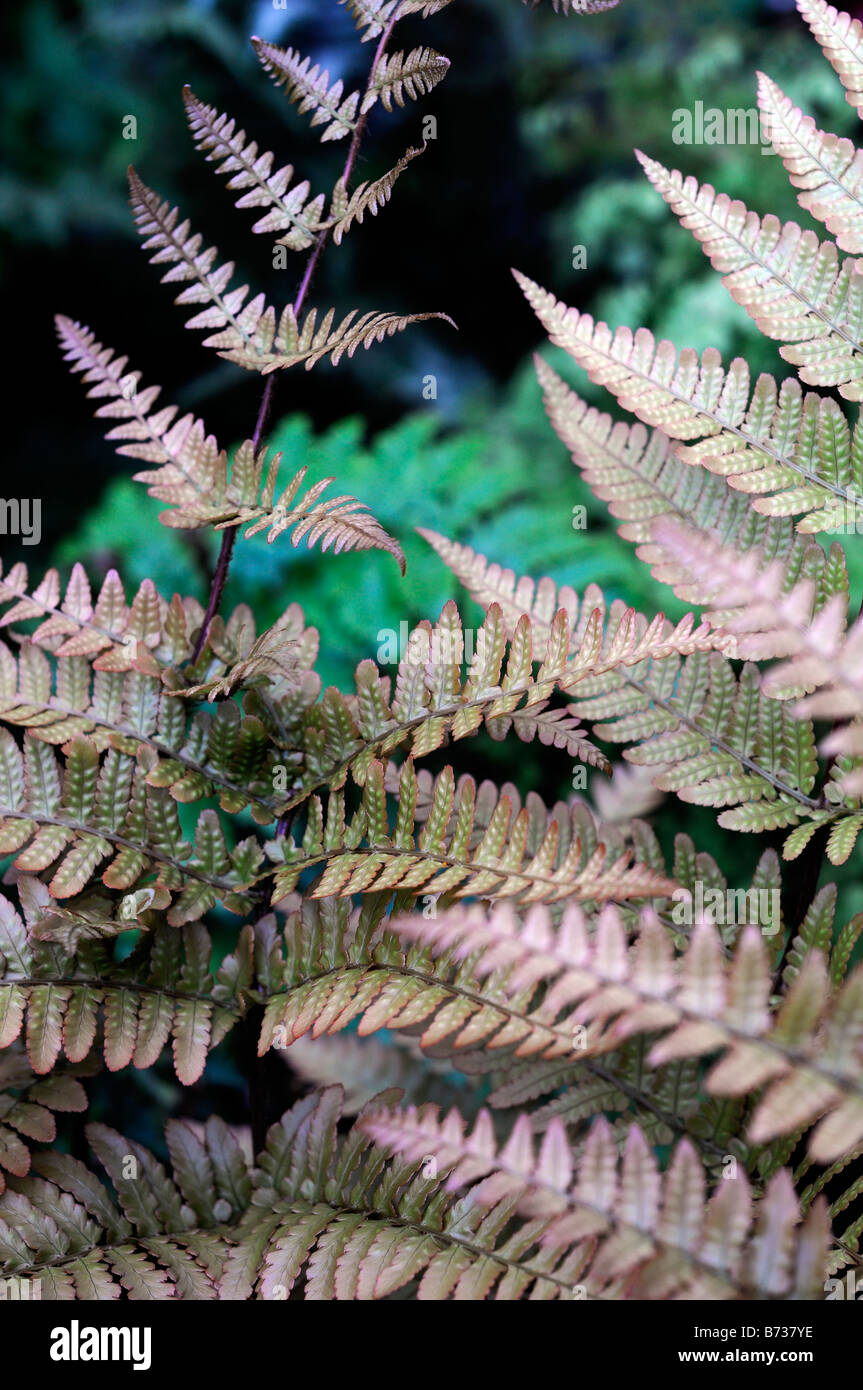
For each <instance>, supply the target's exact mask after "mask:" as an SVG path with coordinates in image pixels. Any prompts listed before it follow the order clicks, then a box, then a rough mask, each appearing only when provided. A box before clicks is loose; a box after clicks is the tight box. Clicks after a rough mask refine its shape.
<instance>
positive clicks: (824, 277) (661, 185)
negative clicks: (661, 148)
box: [636, 151, 863, 401]
mask: <svg viewBox="0 0 863 1390" xmlns="http://www.w3.org/2000/svg"><path fill="white" fill-rule="evenodd" d="M636 154H637V156H638V159H639V161H640V163H641V165H642V166H643V168H644V170H645V172H646V174H647V177H648V178H649V179H650V182H651V183H652V184H653V186H654V188H655V189H656V190H657V192H658V193H660V194H661V195H662V197H663V198H664V199H665V201H666V202H667V203H668V205H669V207H671V209H672V211H673V212H675V213H676V214H677V216H678V217H679V218H680V220H681V223H682V225H683V226H684V227H686V228H688V230H689V231H691V232H692V234H693V236H695V238H696V239H697V240H698V241H700V242H701V246H702V249H703V251H704V253H705V255H706V256H707V257H708V259H709V260H710V263H711V265H712V266H713V267H714V269H715V270H718V271H721V272H722V274H723V279H722V283H723V285H725V287H726V289H728V290H729V291H730V293H731V295H732V297H733V298H734V299H735V300H736V302H737V303H738V304H739V305H741V307H742V308H743V309H745V310H746V312H747V314H749V316H750V318H751V319H753V320H754V322H755V323H756V324H757V325H758V328H759V329H760V331H761V332H762V333H764V334H765V336H766V337H769V338H777V339H778V340H779V341H780V342H781V343H783V344H784V346H782V347H780V349H779V351H780V354H781V355H782V357H784V359H785V360H786V362H792V363H794V365H795V366H796V367H797V369H798V376H799V377H800V379H801V380H802V381H805V382H807V383H808V384H809V385H810V386H836V387H837V388H838V390H839V394H840V395H841V396H844V397H845V399H846V400H851V401H859V400H861V399H863V352H861V328H863V275H861V273H860V272H859V271H858V270H857V267H856V262H855V261H854V260H852V259H850V258H849V259H847V260H844V261H841V260H840V259H839V256H838V253H837V250H836V245H835V243H834V242H832V241H822V242H819V240H818V238H817V237H816V235H815V233H814V232H808V231H807V232H804V231H801V229H800V227H799V226H798V224H797V223H796V222H785V223H782V222H780V221H779V219H778V218H777V217H774V216H773V215H772V213H771V214H768V216H767V217H764V218H759V217H758V215H757V214H756V213H754V212H750V211H749V209H748V208H746V207H745V206H744V204H743V203H741V202H740V201H739V200H735V201H732V200H731V199H730V198H728V197H727V196H726V195H725V194H724V193H720V194H717V193H715V192H714V190H713V188H712V187H711V186H710V184H703V185H702V186H701V187H699V185H698V183H697V181H696V180H695V179H694V178H692V177H689V178H684V176H683V175H682V174H680V173H679V172H678V171H677V170H676V169H675V170H674V171H673V172H669V171H668V170H667V169H664V168H663V166H662V165H661V164H658V163H657V161H656V160H654V159H648V158H647V156H646V155H643V154H641V153H640V152H638V151H636Z"/></svg>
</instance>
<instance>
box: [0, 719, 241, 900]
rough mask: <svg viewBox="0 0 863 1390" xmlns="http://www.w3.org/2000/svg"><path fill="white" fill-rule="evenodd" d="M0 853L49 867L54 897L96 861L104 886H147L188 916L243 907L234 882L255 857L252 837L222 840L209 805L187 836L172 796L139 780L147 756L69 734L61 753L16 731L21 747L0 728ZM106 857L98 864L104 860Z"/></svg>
mask: <svg viewBox="0 0 863 1390" xmlns="http://www.w3.org/2000/svg"><path fill="white" fill-rule="evenodd" d="M0 786H2V792H0V853H4V854H15V855H16V858H15V861H14V862H15V867H16V868H18V869H20V870H22V871H24V872H27V873H43V872H44V871H45V870H47V869H51V870H52V878H51V881H50V884H49V888H50V891H51V893H52V894H53V895H54V897H56V898H69V897H74V896H75V895H76V894H77V893H80V892H82V891H83V889H84V888H86V886H87V885H88V883H89V882H90V881H91V879H92V878H93V877H94V876H95V875H96V873H97V870H98V872H99V875H100V876H101V879H102V882H103V883H104V884H105V885H106V886H107V887H110V888H120V889H123V890H129V889H132V888H134V887H136V886H150V885H148V882H147V880H148V879H149V876H150V874H152V873H155V874H156V878H155V880H154V883H153V885H152V886H153V891H154V896H155V901H156V905H157V906H160V907H165V906H167V904H168V903H169V902H170V901H171V897H172V895H173V894H174V893H176V894H177V895H178V896H177V900H176V902H175V903H174V904H173V906H172V907H171V909H170V912H169V920H170V921H172V922H173V923H174V924H176V925H181V924H182V923H183V922H188V921H193V920H194V919H195V918H197V917H200V916H202V915H203V913H204V912H206V911H207V910H208V909H209V908H210V907H213V906H215V904H216V903H217V902H220V901H223V902H224V904H225V906H226V907H229V908H231V907H233V909H234V910H235V911H244V910H246V909H247V908H248V906H249V899H248V898H247V897H246V896H244V893H243V890H244V889H245V888H246V887H247V886H248V885H249V884H250V882H251V881H252V880H253V877H254V872H255V869H256V868H257V865H258V863H259V862H260V859H261V857H262V852H261V849H260V846H259V845H258V844H257V842H256V841H254V840H252V839H249V840H243V841H241V842H240V843H239V844H237V845H236V846H235V848H234V849H232V850H229V849H228V846H227V844H226V841H225V837H224V831H223V829H222V825H221V822H220V820H219V816H218V813H217V812H216V811H214V810H204V811H201V812H200V813H199V815H198V817H197V822H196V827H195V837H194V844H191V843H190V842H189V841H187V840H186V839H185V837H184V835H183V832H182V829H181V827H180V820H179V816H178V812H177V803H176V800H175V799H174V798H173V797H171V796H170V795H169V793H168V792H167V791H165V790H164V789H163V788H161V787H159V786H153V785H151V784H148V782H147V769H146V764H143V765H142V763H141V762H137V761H136V759H135V757H134V756H133V755H132V754H130V753H128V752H121V751H119V750H118V749H117V748H109V749H108V750H107V752H106V753H105V754H104V755H103V756H102V757H101V759H100V754H99V750H98V748H97V747H96V745H95V744H94V743H93V741H92V740H90V739H88V738H85V737H83V736H80V735H78V736H76V737H75V738H73V739H71V740H70V741H69V742H68V743H67V745H66V754H65V757H64V758H63V759H62V760H61V759H60V758H58V756H57V754H56V753H55V752H54V749H53V748H52V747H51V746H50V745H49V744H48V743H46V742H44V741H43V740H41V739H37V738H32V737H31V736H30V735H29V734H27V735H25V737H24V747H23V752H22V751H21V750H20V749H19V748H18V745H17V744H16V743H15V740H14V739H13V738H12V735H11V734H10V733H9V732H8V730H6V729H2V730H0ZM106 860H108V861H110V862H109V863H108V864H107V865H106V864H105V861H106Z"/></svg>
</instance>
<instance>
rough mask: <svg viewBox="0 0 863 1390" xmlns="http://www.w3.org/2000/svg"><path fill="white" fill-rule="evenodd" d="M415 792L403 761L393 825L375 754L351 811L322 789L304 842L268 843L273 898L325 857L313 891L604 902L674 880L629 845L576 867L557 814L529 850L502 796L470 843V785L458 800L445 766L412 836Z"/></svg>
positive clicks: (665, 889)
mask: <svg viewBox="0 0 863 1390" xmlns="http://www.w3.org/2000/svg"><path fill="white" fill-rule="evenodd" d="M417 794H418V787H417V778H416V773H415V771H414V767H413V763H412V762H410V761H409V762H407V763H405V765H404V767H403V769H402V771H401V775H400V782H399V790H398V804H397V807H396V808H395V825H394V827H393V828H392V830H391V828H390V824H389V819H390V817H389V808H388V804H387V792H386V787H385V783H384V771H383V766H382V765H381V763H379V762H377V761H373V762H371V763H370V764H369V765H368V768H367V770H366V775H365V781H364V785H363V795H362V803H361V806H360V808H359V810H358V811H357V812H356V813H355V815H354V816H353V817H351V818H350V819H347V818H346V814H345V798H344V793H343V792H341V791H338V792H337V791H333V792H332V793H331V794H330V797H329V801H328V805H327V813H326V817H324V812H323V807H322V805H321V802H320V800H319V798H318V797H313V798H312V799H311V803H310V806H309V812H308V820H307V825H306V830H305V834H304V836H303V840H302V844H300V845H297V844H295V843H294V842H293V841H291V840H279V841H277V842H276V843H275V844H274V845H272V846H271V848H270V850H269V853H270V854H271V856H272V858H273V861H274V863H275V864H276V876H275V885H274V888H273V898H272V901H273V902H274V903H276V902H279V901H280V899H281V898H283V897H284V896H285V895H286V894H287V893H290V892H292V891H293V890H294V888H295V887H296V885H297V883H298V881H299V879H300V876H301V875H302V874H303V873H304V872H305V871H306V870H307V869H308V868H310V867H312V866H315V865H323V866H324V873H323V875H322V877H321V878H320V879H318V880H317V881H316V882H315V884H314V887H313V889H312V891H311V896H312V897H314V898H325V897H329V896H333V895H335V896H340V897H347V896H350V895H352V894H354V893H359V892H363V893H370V892H374V893H380V892H383V891H384V890H385V891H386V893H387V895H388V896H389V895H390V894H391V893H393V892H394V891H396V890H397V891H398V892H399V894H404V893H405V892H407V893H408V894H409V896H410V897H411V898H416V897H418V896H419V895H420V893H422V894H423V895H431V896H437V895H439V894H441V893H448V894H451V895H452V896H453V897H456V898H460V897H464V896H466V895H470V896H472V897H484V898H485V897H488V898H492V897H497V896H506V897H512V898H517V899H518V901H520V902H522V903H525V902H533V901H543V902H552V901H558V900H562V899H566V898H570V897H577V898H579V899H581V900H582V901H603V900H604V899H607V898H614V899H625V898H630V897H647V896H657V895H665V894H667V893H669V892H670V891H671V890H672V888H673V886H674V885H673V884H672V883H671V882H670V880H669V879H667V878H666V877H664V876H663V875H661V874H657V873H655V872H654V871H653V870H649V869H647V868H645V867H644V866H642V865H637V864H636V865H632V866H631V865H630V858H631V856H630V855H629V854H628V853H627V854H625V855H622V856H621V857H620V858H619V859H618V860H617V861H616V862H615V863H614V864H612V865H610V866H608V867H606V865H605V863H604V861H605V858H606V854H605V850H604V848H602V849H599V850H597V852H596V854H595V855H594V856H592V857H591V860H590V861H589V862H588V863H587V864H586V865H585V866H584V867H583V868H581V867H580V864H581V845H580V843H578V842H576V843H574V844H572V845H571V846H569V848H568V849H567V850H566V851H565V852H564V853H561V836H560V827H559V825H558V824H557V822H556V821H553V822H552V823H551V824H550V825H549V826H548V828H547V831H546V834H545V836H544V838H543V840H542V843H541V844H540V845H539V846H538V847H537V848H536V849H535V850H533V851H531V850H529V848H528V830H529V821H528V817H527V815H526V814H525V813H524V811H522V812H521V813H520V815H519V816H518V817H517V819H516V821H515V822H514V823H512V816H511V809H512V808H511V803H510V801H509V798H508V797H506V796H502V797H501V798H500V801H499V803H498V807H497V813H496V814H495V815H494V816H493V817H492V820H491V821H490V823H489V825H488V827H487V828H486V830H485V832H484V834H483V835H482V837H481V839H480V841H479V843H478V844H476V845H475V846H472V843H471V841H472V832H473V828H474V809H475V784H474V783H473V780H472V779H465V781H463V782H462V784H461V787H460V788H459V794H458V800H456V788H455V779H454V777H453V773H452V769H451V768H449V767H446V768H444V769H443V771H442V772H441V773H439V774H438V777H437V780H436V783H435V789H434V797H433V802H432V807H431V810H430V812H429V813H428V814H427V815H426V816H425V817H424V824H423V826H422V829H421V831H420V832H419V834H418V835H416V837H415V835H414V829H415V824H416V804H417ZM450 827H451V828H450ZM363 841H365V843H363ZM526 856H528V857H527V861H526V862H525V859H526ZM280 861H281V862H280Z"/></svg>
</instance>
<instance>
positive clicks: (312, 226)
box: [183, 87, 325, 251]
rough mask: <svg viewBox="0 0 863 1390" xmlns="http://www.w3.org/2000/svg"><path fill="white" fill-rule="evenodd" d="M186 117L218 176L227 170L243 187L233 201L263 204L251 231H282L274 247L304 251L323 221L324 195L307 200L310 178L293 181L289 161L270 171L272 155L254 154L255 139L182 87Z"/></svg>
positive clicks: (236, 186)
mask: <svg viewBox="0 0 863 1390" xmlns="http://www.w3.org/2000/svg"><path fill="white" fill-rule="evenodd" d="M183 101H184V102H185V105H186V116H187V119H188V122H189V128H190V130H191V132H192V138H193V139H194V141H195V148H196V149H198V150H200V151H201V153H202V154H205V155H206V157H207V159H208V160H209V161H210V162H216V163H218V168H217V169H216V173H217V174H230V175H231V177H230V178H229V179H228V188H230V189H232V190H236V189H245V190H246V192H244V193H243V195H242V197H241V198H238V199H237V200H236V206H237V207H238V208H266V209H268V211H267V212H266V213H265V214H264V215H263V216H262V217H259V218H258V221H257V222H256V223H255V225H254V226H253V227H252V231H253V232H260V233H263V232H267V233H272V232H284V233H285V235H284V236H281V237H278V238H277V240H276V245H278V246H287V247H288V248H289V249H290V250H292V251H304V250H305V249H306V248H307V247H309V246H311V245H312V244H313V242H314V240H315V237H316V236H317V235H318V233H319V232H320V231H321V228H322V226H323V225H324V224H323V223H322V221H321V214H322V212H323V210H324V201H325V199H324V195H323V193H321V194H319V195H318V196H317V197H316V198H310V196H309V193H310V185H309V182H308V180H305V181H304V182H303V183H297V184H294V185H293V187H292V186H291V185H292V183H293V177H294V169H293V165H291V164H286V165H285V167H284V168H283V169H278V170H276V172H275V173H273V155H272V154H270V153H263V154H259V153H258V146H257V144H256V143H255V141H254V140H251V141H249V142H247V141H246V132H245V131H244V130H237V129H236V122H235V121H233V120H231V119H230V118H229V117H228V116H226V115H220V114H219V112H218V110H217V109H216V107H215V106H206V105H205V104H204V102H202V101H199V100H198V98H197V97H196V96H195V94H194V92H193V91H192V90H191V88H189V87H184V88H183Z"/></svg>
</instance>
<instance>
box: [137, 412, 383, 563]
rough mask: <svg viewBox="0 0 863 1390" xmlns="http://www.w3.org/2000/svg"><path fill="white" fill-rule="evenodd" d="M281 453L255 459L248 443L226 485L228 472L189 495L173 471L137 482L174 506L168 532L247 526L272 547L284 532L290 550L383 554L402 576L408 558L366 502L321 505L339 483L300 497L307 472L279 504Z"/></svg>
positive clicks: (326, 481) (337, 500)
mask: <svg viewBox="0 0 863 1390" xmlns="http://www.w3.org/2000/svg"><path fill="white" fill-rule="evenodd" d="M281 460H282V455H281V453H276V454H274V455H273V457H272V459H270V460H269V462H268V461H267V451H266V449H261V450H260V452H259V453H258V455H257V457H256V456H255V451H254V443H253V442H252V440H250V439H247V440H245V441H244V442H243V443H242V444H241V445H240V447H239V448H238V449H237V452H236V454H235V455H234V459H233V463H232V465H231V476H230V481H228V479H227V477H226V475H225V472H224V471H223V472H221V473H220V475H219V476H218V477H217V478H215V479H214V480H213V483H212V484H211V485H210V486H207V485H206V482H205V483H204V486H202V487H201V488H199V489H198V490H197V493H195V494H191V495H190V493H191V490H190V489H189V488H187V487H181V488H178V487H177V485H176V481H175V474H174V473H173V471H170V470H168V471H167V472H166V470H165V469H164V468H163V469H159V470H158V471H157V472H156V473H139V474H136V477H137V478H138V479H139V480H140V481H141V482H145V483H148V484H149V485H150V486H149V491H150V493H151V495H152V496H154V497H159V498H160V499H161V500H162V501H165V502H172V503H174V509H173V510H172V511H170V512H166V513H163V519H164V520H165V522H166V524H167V525H169V526H178V527H183V528H190V527H191V528H194V527H197V526H206V525H210V526H213V527H215V529H216V530H217V531H222V530H224V529H225V528H226V527H231V526H247V527H248V529H247V530H246V533H245V534H246V536H254V535H256V534H257V532H258V531H264V530H267V529H269V535H268V536H267V540H268V541H270V542H271V543H272V542H273V541H274V540H275V539H276V538H277V537H278V536H281V535H283V534H284V533H285V532H286V531H289V532H291V533H292V534H291V544H292V545H293V546H294V548H295V549H296V547H297V546H298V545H299V544H300V542H301V541H302V540H306V541H307V542H308V545H309V547H310V548H311V547H312V546H314V545H315V544H316V543H317V542H318V541H320V542H321V550H329V549H330V548H332V550H333V551H334V553H335V554H340V553H341V552H342V551H347V550H384V551H386V552H387V553H388V554H390V555H392V556H393V558H394V559H395V560H396V562H397V564H398V566H399V569H400V570H401V572H402V574H404V572H405V558H404V553H403V551H402V548H401V546H400V545H399V544H398V542H397V541H395V540H393V538H392V536H389V535H388V534H387V532H386V531H385V530H384V528H383V527H382V526H381V524H380V522H379V521H377V520H376V518H375V517H373V516H372V515H371V514H370V512H369V511H368V508H367V506H366V504H365V503H364V502H360V501H358V500H357V498H356V497H347V496H339V497H329V498H326V499H325V500H324V501H321V500H320V498H321V493H323V492H325V491H326V489H327V488H328V487H329V486H330V484H331V483H334V482H335V481H336V480H335V478H322V479H321V480H320V481H319V482H317V483H315V484H314V485H313V486H312V487H310V488H309V489H308V490H307V491H306V492H305V493H303V494H302V496H299V497H298V496H297V493H298V492H299V489H300V484H301V483H302V481H303V479H304V478H305V476H306V473H307V471H308V470H307V468H305V467H303V468H301V469H299V471H298V472H297V473H295V474H294V476H293V478H292V479H291V481H290V483H289V484H288V486H287V487H286V488H285V490H284V492H283V493H282V494H281V495H280V496H279V498H278V499H275V489H276V479H277V477H278V470H279V464H280V463H281Z"/></svg>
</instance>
